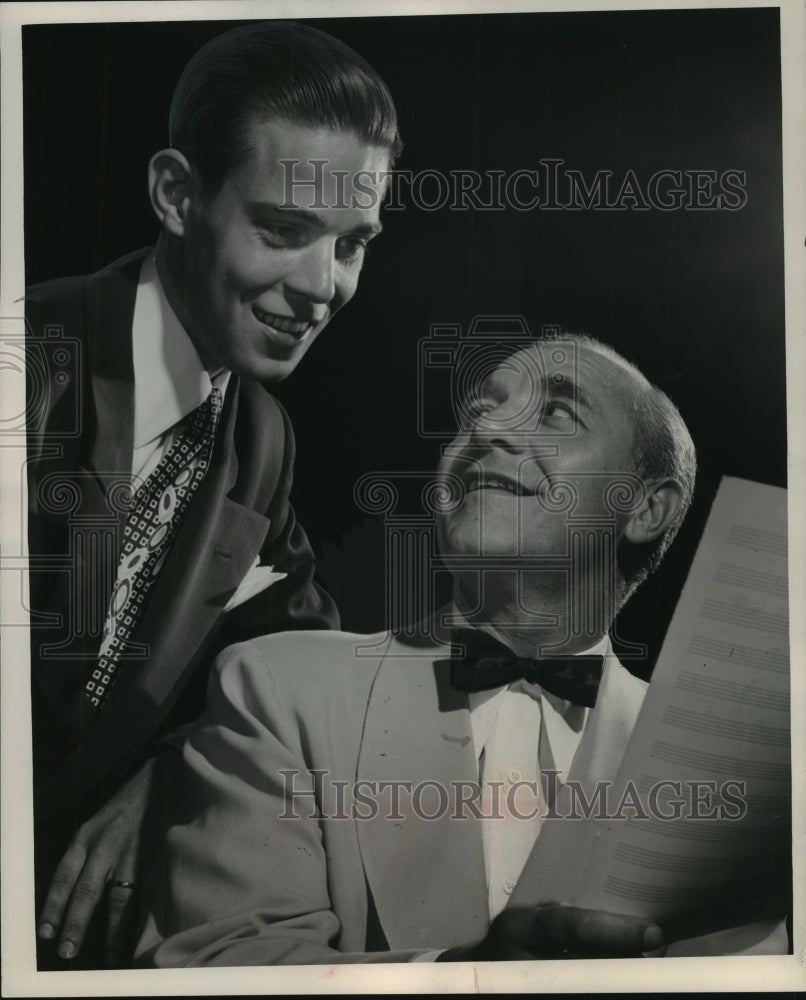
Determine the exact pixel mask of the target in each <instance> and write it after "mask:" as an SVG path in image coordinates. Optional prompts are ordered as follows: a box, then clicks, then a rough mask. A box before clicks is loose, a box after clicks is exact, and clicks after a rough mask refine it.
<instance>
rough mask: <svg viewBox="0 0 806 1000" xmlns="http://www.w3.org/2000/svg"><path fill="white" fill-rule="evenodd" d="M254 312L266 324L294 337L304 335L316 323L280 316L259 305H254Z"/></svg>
mask: <svg viewBox="0 0 806 1000" xmlns="http://www.w3.org/2000/svg"><path fill="white" fill-rule="evenodd" d="M252 312H253V313H254V315H255V318H256V319H258V320H259V321H260V322H261V323H263V324H264V325H265V326H270V327H271V328H272V329H273V330H279V331H280V333H289V334H291V336H292V337H299V338H302V337H304V336H305V335H306V334H307V333H308V332H309V331H310V330H312V329H313V327H314V325H315V324H314V323H313V322H312V321H310V320H300V319H292V318H291V317H290V316H278V315H277V314H276V313H269V312H264V311H263V310H262V309H258V307H257V306H252Z"/></svg>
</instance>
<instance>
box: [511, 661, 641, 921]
mask: <svg viewBox="0 0 806 1000" xmlns="http://www.w3.org/2000/svg"><path fill="white" fill-rule="evenodd" d="M643 695H644V687H643V685H642V684H641V683H640V682H638V681H636V680H635V678H634V677H632V676H631V675H630V674H629V673H628V672H627V671H626V670H625V669H624V667H622V666H621V664H620V663H619V662H618V660H617V659H616V658H615V656H614V655H613V653H612V650H611V651H610V655H609V656H608V658H607V662H606V665H605V671H604V674H603V676H602V683H601V687H600V689H599V699H598V702H597V706H596V708H595V709H593V710H592V712H591V714H590V717H589V719H588V723H587V725H586V727H585V732H584V734H583V736H582V740H581V741H580V744H579V749H578V750H577V752H576V754H575V755H574V761H573V763H572V765H571V769H570V771H569V774H568V781H569V782H571V781H576V782H579V783H580V785H581V786H582V787H583V788H584V790H585V794H586V797H587V798H588V799H589V800H590V799H591V797H592V795H593V790H594V788H595V786H596V784H597V783H598V782H612V781H613V779H614V778H615V776H616V772H617V771H618V768H619V765H620V764H621V761H622V758H623V757H624V752H625V750H626V749H627V743H628V742H629V739H630V736H631V734H632V731H633V728H634V726H635V721H636V719H637V718H638V713H639V711H640V709H641V703H642V701H643ZM570 805H571V802H570V792H569V788H568V786H567V784H566V785H560V786H559V788H558V791H557V799H556V802H555V806H554V818H551V817H549V818H547V819H545V820H544V821H543V826H542V828H541V830H540V834H539V835H538V838H537V842H536V843H535V846H534V848H533V850H532V853H531V854H530V855H529V859H528V861H527V862H526V865H525V867H524V869H523V872H522V874H521V877H520V879H519V881H518V884H517V886H516V887H515V892H514V893H513V894H512V896H511V897H510V900H509V904H508V905H510V906H527V905H531V904H534V903H539V902H547V901H551V900H555V901H560V902H572V901H573V899H574V897H575V895H576V892H577V889H578V888H579V884H580V881H581V879H582V875H583V873H584V868H585V865H584V862H585V860H586V859H587V857H588V854H589V853H590V849H591V846H592V844H593V841H594V840H595V838H596V836H597V834H598V833H600V832H603V830H604V826H603V823H604V821H602V820H595V819H592V820H583V819H573V818H562V817H563V816H567V815H568V813H569V812H570V811H571V810H570Z"/></svg>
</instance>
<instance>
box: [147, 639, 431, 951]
mask: <svg viewBox="0 0 806 1000" xmlns="http://www.w3.org/2000/svg"><path fill="white" fill-rule="evenodd" d="M303 740H304V736H303V726H302V725H300V723H299V721H298V720H295V718H294V716H293V713H292V712H290V711H287V710H286V709H285V708H284V707H283V705H282V704H281V703H280V700H279V698H278V695H277V690H276V686H275V683H274V681H273V679H272V676H271V673H270V672H267V671H266V666H265V660H264V657H263V655H262V654H261V652H260V650H258V649H257V648H256V646H255V644H252V643H244V644H242V645H241V646H238V647H235V648H234V649H231V650H227V651H226V652H225V653H224V654H223V655H222V656H221V657H220V659H219V661H218V662H217V664H216V667H215V669H214V671H213V675H212V678H211V685H210V692H209V696H208V709H207V711H206V713H205V715H204V716H203V717H202V719H201V720H199V722H198V723H197V724H196V726H195V727H194V728H193V730H192V731H191V734H190V736H189V738H188V740H187V742H186V744H185V748H184V752H183V758H182V759H179V758H178V755H177V756H175V755H168V758H169V759H167V760H166V764H167V766H168V767H169V768H170V771H169V772H168V773H167V778H166V781H167V790H168V794H167V796H166V797H167V799H168V803H169V805H168V809H169V821H168V824H167V833H166V837H165V852H164V855H163V858H162V865H161V871H160V873H159V874H158V875H157V877H156V885H157V891H156V892H154V893H153V894H152V897H153V898H152V902H151V905H150V911H149V913H148V916H147V920H146V924H145V930H144V934H143V936H142V938H141V941H140V945H139V947H138V950H137V956H136V963H137V964H139V965H153V966H158V967H175V966H182V967H184V966H200V965H203V966H206V965H215V966H236V965H275V964H289V965H304V964H317V963H325V964H332V963H344V962H371V961H374V962H377V961H381V962H402V961H409V960H411V959H412V958H413V957H415V956H417V955H421V954H423V953H422V952H421V951H405V952H375V953H368V952H350V953H343V952H340V951H339V949H338V940H339V935H340V930H341V928H340V923H339V920H338V918H337V916H336V914H335V913H334V912H333V909H332V907H331V901H330V896H329V892H328V864H329V860H331V859H328V857H327V856H326V846H325V843H324V836H323V830H322V824H321V821H320V819H319V817H318V815H317V812H316V807H315V805H314V798H313V796H312V794H311V793H312V792H313V778H312V776H311V774H310V772H309V770H308V766H309V765H308V764H307V763H306V760H305V754H304V751H303V746H302V743H303ZM284 771H285V772H288V773H289V774H291V775H293V778H289V777H288V775H286V776H284V775H283V772H284ZM292 781H293V783H292ZM355 876H356V878H358V879H361V880H362V881H363V878H364V875H363V870H362V869H361V867H360V866H358V865H356V868H355Z"/></svg>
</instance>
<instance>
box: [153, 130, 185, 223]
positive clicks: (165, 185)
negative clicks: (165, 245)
mask: <svg viewBox="0 0 806 1000" xmlns="http://www.w3.org/2000/svg"><path fill="white" fill-rule="evenodd" d="M190 189H191V171H190V164H189V163H188V161H187V160H186V159H185V157H184V156H183V155H182V154H181V153H180V152H179V150H177V149H161V150H160V151H159V152H158V153H155V154H154V155H153V156H152V157H151V161H150V162H149V164H148V194H149V197H150V198H151V207H152V208H153V209H154V213H155V214H156V216H157V218H158V219H159V220H160V225H161V226H162V228H163V229H164V230H165V232H166V233H169V234H170V235H171V236H179V237H182V236H184V235H185V222H186V220H187V212H188V206H189V204H190Z"/></svg>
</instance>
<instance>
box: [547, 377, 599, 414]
mask: <svg viewBox="0 0 806 1000" xmlns="http://www.w3.org/2000/svg"><path fill="white" fill-rule="evenodd" d="M542 381H543V391H544V392H545V394H546V397H547V398H550V399H568V400H570V401H571V402H573V403H578V404H579V405H580V406H584V407H585V409H586V410H590V412H591V413H597V412H598V411H597V409H596V407H595V406H594V405H593V403H592V402H591V399H590V397H589V396H587V395H586V394H585V392H584V391H583V389H582V388H581V387H580V386H579V385H578V384H577V383H576V382H575V381H574V380H573V379H572V378H571V377H570V376H568V375H562V379H561V380H560V381H559V382H558V381H555V378H554V376H551V377H549V378H546V377H545V376H544V378H543V380H542Z"/></svg>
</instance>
